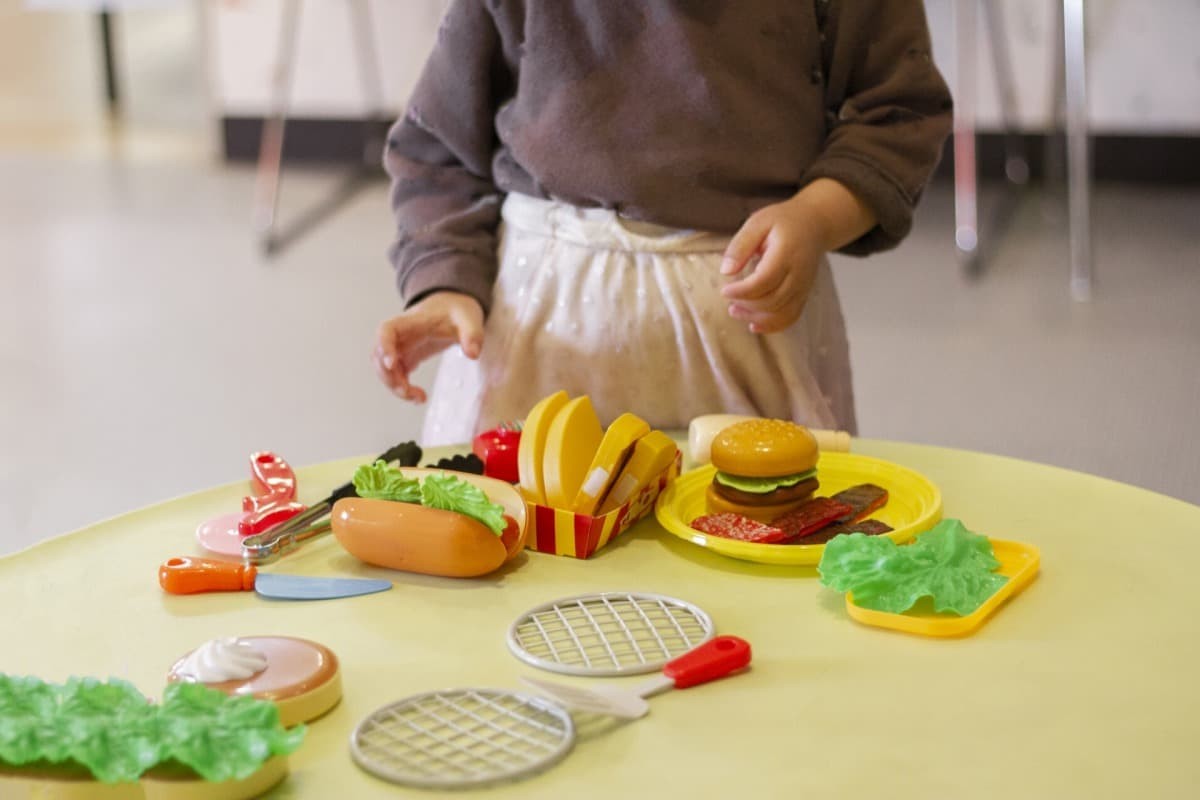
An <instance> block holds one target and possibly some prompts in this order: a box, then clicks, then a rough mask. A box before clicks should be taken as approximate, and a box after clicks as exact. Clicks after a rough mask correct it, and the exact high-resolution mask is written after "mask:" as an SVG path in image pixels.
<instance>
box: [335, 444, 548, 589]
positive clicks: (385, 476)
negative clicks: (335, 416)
mask: <svg viewBox="0 0 1200 800" xmlns="http://www.w3.org/2000/svg"><path fill="white" fill-rule="evenodd" d="M354 485H355V488H356V490H357V492H358V494H359V495H361V496H360V497H347V498H343V499H341V500H339V501H338V502H337V504H336V505H335V506H334V508H333V516H332V523H333V533H334V536H335V537H337V540H338V542H340V543H341V545H342V546H343V547H345V548H346V550H347V551H349V552H350V554H351V555H353V556H355V557H356V558H358V559H360V560H362V561H365V562H367V563H368V564H375V565H377V566H381V567H387V568H389V569H399V570H404V571H406V572H419V573H423V574H426V575H441V576H443V577H448V578H471V577H476V576H479V575H486V574H487V573H489V572H492V571H494V570H495V569H497V568H498V567H500V566H501V565H502V564H504V562H505V561H507V560H509V559H511V558H513V557H515V556H516V555H517V554H518V553H519V552H520V551H521V548H522V547H524V537H525V517H526V513H525V503H524V501H523V500H522V499H521V497H520V495H519V494H517V492H516V490H515V489H513V487H512V486H510V485H509V484H507V483H505V482H503V481H498V480H495V479H493V478H487V477H483V476H476V475H459V476H454V475H449V474H445V473H439V472H434V471H430V470H417V469H409V470H404V471H401V470H398V469H394V468H391V467H388V466H387V465H386V464H379V463H376V464H374V465H365V466H363V467H360V468H359V469H358V471H357V472H356V473H355V475H354Z"/></svg>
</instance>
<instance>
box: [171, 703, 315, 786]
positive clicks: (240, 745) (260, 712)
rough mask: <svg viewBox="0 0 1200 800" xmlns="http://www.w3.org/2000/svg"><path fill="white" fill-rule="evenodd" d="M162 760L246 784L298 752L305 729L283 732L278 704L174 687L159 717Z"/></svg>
mask: <svg viewBox="0 0 1200 800" xmlns="http://www.w3.org/2000/svg"><path fill="white" fill-rule="evenodd" d="M159 721H160V724H161V731H162V746H163V749H164V754H165V755H166V756H167V757H168V758H172V759H174V760H176V761H178V762H180V763H181V764H186V765H187V766H189V767H191V768H192V769H193V770H195V771H196V772H197V773H198V774H199V775H200V777H202V778H204V779H205V780H209V781H227V780H242V779H243V778H248V777H250V776H251V775H253V774H254V773H255V772H257V771H258V769H259V768H260V767H261V766H262V765H263V762H265V761H266V760H267V759H269V758H270V757H271V756H276V755H287V754H288V753H291V752H293V751H294V750H295V749H296V748H297V747H299V746H300V742H301V741H303V739H304V733H305V728H304V726H303V725H297V726H296V727H294V728H292V729H290V730H284V728H283V726H282V725H280V724H279V709H278V708H277V707H276V706H275V704H274V703H270V702H265V701H262V700H256V699H254V698H253V697H248V696H242V697H229V696H227V695H225V694H224V693H222V692H219V691H217V690H216V689H211V688H209V687H207V686H204V685H202V684H198V683H173V684H171V685H170V686H168V687H167V689H166V692H165V693H164V694H163V701H162V706H161V708H160V712H159Z"/></svg>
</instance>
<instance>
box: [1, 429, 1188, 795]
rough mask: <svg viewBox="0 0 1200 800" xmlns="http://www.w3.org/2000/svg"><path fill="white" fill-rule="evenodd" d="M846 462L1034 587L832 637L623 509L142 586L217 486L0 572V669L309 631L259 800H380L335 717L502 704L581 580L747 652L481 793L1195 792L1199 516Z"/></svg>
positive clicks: (118, 658) (812, 605) (1016, 464)
mask: <svg viewBox="0 0 1200 800" xmlns="http://www.w3.org/2000/svg"><path fill="white" fill-rule="evenodd" d="M854 449H855V452H859V453H863V454H866V455H871V456H876V457H879V458H884V459H887V460H890V461H894V462H896V463H899V464H903V465H905V466H908V467H910V468H912V469H915V470H917V471H919V472H921V473H923V474H925V475H926V476H928V477H929V478H930V479H931V480H932V481H934V482H935V483H936V484H938V486H939V487H940V488H941V490H942V493H943V497H944V500H945V515H946V516H947V517H957V518H960V519H962V520H964V521H965V522H966V523H967V525H968V527H970V528H971V529H973V530H975V531H977V532H980V533H985V534H987V535H990V536H992V537H995V538H1001V539H1013V540H1017V541H1024V542H1029V543H1032V544H1036V545H1037V546H1038V547H1039V548H1040V549H1041V553H1042V572H1041V575H1040V576H1039V578H1038V579H1037V580H1036V581H1035V582H1034V583H1033V585H1032V586H1030V587H1029V588H1028V589H1026V590H1025V591H1024V592H1023V593H1022V594H1020V595H1019V596H1018V597H1017V598H1016V599H1015V600H1013V601H1012V602H1010V603H1009V604H1008V605H1006V606H1004V607H1002V608H1001V610H1000V611H999V612H998V613H997V614H996V615H995V616H994V617H993V618H992V619H991V620H990V621H989V622H988V623H987V624H986V625H984V626H983V628H981V629H980V630H979V631H978V632H976V633H975V634H974V635H972V636H969V637H966V638H962V639H929V638H921V637H917V636H911V635H907V634H902V633H896V632H892V631H885V630H881V629H876V628H870V627H866V626H862V625H859V624H857V623H855V622H854V621H852V620H851V619H850V618H849V617H848V616H847V615H846V612H845V608H844V604H843V599H842V597H841V595H838V594H836V593H834V592H832V591H830V590H828V589H825V588H823V587H821V586H820V585H819V584H818V582H817V579H816V576H815V571H814V570H813V569H811V568H800V567H766V566H761V565H756V564H750V563H743V562H739V561H734V560H730V559H727V558H724V557H722V556H718V555H716V554H713V553H711V552H709V551H707V550H705V549H702V548H700V547H697V546H695V545H693V544H690V543H688V542H686V541H683V540H681V539H678V538H676V537H674V536H670V535H668V534H666V533H665V532H664V531H662V530H661V529H660V528H659V527H658V526H657V524H656V523H655V522H654V521H653V519H652V518H651V519H648V520H646V521H643V522H642V523H640V524H639V525H637V526H635V527H634V528H632V529H631V530H630V531H629V532H628V533H626V534H625V535H624V536H622V537H621V538H620V539H619V540H618V541H617V542H615V543H614V544H612V545H610V546H609V547H607V548H605V549H604V550H602V551H601V552H600V553H598V554H597V555H596V556H595V557H593V558H592V559H591V560H588V561H578V560H575V559H570V558H563V557H556V556H549V555H543V554H539V553H532V552H531V553H528V554H527V555H526V556H525V557H524V558H522V559H518V561H517V562H514V564H515V565H514V566H512V567H510V568H506V569H505V570H503V571H502V572H501V573H500V574H497V575H494V576H489V577H487V578H484V579H479V580H450V579H438V578H432V577H427V576H420V575H409V574H405V573H397V572H390V571H387V570H381V569H375V568H372V567H369V566H367V565H364V564H361V563H359V562H358V561H356V560H355V559H353V558H352V557H351V556H350V555H348V554H347V553H346V552H345V551H343V550H342V549H341V548H340V547H339V546H338V544H337V542H336V541H335V540H334V539H333V538H332V537H324V538H322V539H321V540H318V541H316V542H313V543H311V544H309V545H308V546H306V547H305V548H304V549H302V550H300V551H298V552H297V553H295V554H293V555H291V556H289V557H287V558H286V559H284V560H283V561H281V562H279V563H278V564H275V565H272V566H270V567H269V568H268V570H270V571H275V572H281V573H287V574H300V575H341V576H361V577H386V578H388V579H390V580H392V581H393V582H394V584H395V585H394V587H393V589H392V590H391V591H388V592H384V593H381V594H376V595H371V596H367V597H358V598H352V599H342V600H333V601H327V602H313V603H287V602H270V601H265V600H262V599H260V598H258V597H257V596H256V595H254V594H253V593H230V594H210V595H201V596H187V597H175V596H169V595H166V594H164V593H163V592H162V591H161V590H160V589H159V587H158V583H157V579H156V573H157V568H158V565H159V564H161V563H162V562H163V561H165V560H166V559H167V558H170V557H172V556H178V555H188V554H201V551H200V549H199V547H198V545H196V543H195V540H194V538H193V531H194V529H195V526H196V524H197V523H198V522H199V521H201V520H204V519H207V518H209V517H212V516H215V515H217V514H221V513H227V512H229V511H231V510H235V509H237V508H238V507H239V503H240V498H241V496H242V495H243V494H245V493H246V492H247V483H246V482H245V481H239V482H236V483H231V484H229V485H227V486H223V487H218V488H215V489H211V490H208V491H204V492H199V493H197V494H193V495H189V496H187V497H183V498H179V499H176V500H173V501H169V502H165V503H161V504H158V505H155V506H152V507H149V508H145V509H142V510H139V511H135V512H132V513H130V514H126V515H123V516H121V517H117V518H114V519H111V520H108V521H105V522H101V523H98V524H96V525H92V526H90V527H88V528H85V529H83V530H80V531H77V532H74V533H71V534H68V535H65V536H62V537H59V538H57V539H53V540H50V541H48V542H44V543H42V544H40V545H37V546H35V547H33V548H30V549H28V550H25V551H23V552H20V553H16V554H14V555H11V556H8V557H5V558H2V559H0V604H2V607H3V608H4V609H5V612H6V613H4V614H0V641H4V642H6V643H7V646H5V647H4V648H3V649H2V650H0V671H4V672H7V673H9V674H30V675H37V676H39V677H41V678H43V679H46V680H51V681H62V680H65V679H66V678H67V677H69V676H71V675H91V676H96V677H109V676H113V677H119V678H124V679H127V680H130V681H132V682H133V683H134V684H135V685H136V686H138V688H139V689H141V690H142V691H143V692H144V693H146V694H148V695H150V696H159V695H160V694H161V690H162V687H163V685H164V678H165V674H166V671H167V669H168V668H169V667H170V665H171V664H172V662H174V661H175V659H176V658H177V657H178V656H179V655H181V654H183V653H185V652H187V651H188V650H190V649H192V648H193V647H195V646H197V645H198V644H200V643H202V642H204V641H207V640H209V639H212V638H215V637H220V636H234V635H261V634H280V635H292V636H300V637H305V638H309V639H313V640H315V641H318V642H321V643H323V644H326V645H327V646H329V647H330V648H332V649H333V650H334V652H335V653H337V654H338V656H339V657H340V659H341V661H342V670H343V678H344V683H345V696H344V698H343V700H342V702H341V703H340V704H339V705H338V706H337V707H336V708H335V709H334V710H333V711H332V712H330V713H329V714H328V715H327V716H325V717H324V718H322V719H320V720H317V721H315V722H314V723H312V724H311V726H310V727H309V733H308V737H307V739H306V741H305V743H304V745H303V746H302V747H301V749H300V750H299V751H298V752H297V753H296V754H295V755H293V756H292V757H291V765H292V773H291V776H290V778H289V779H288V780H287V781H285V782H284V783H283V784H281V785H280V786H279V787H278V788H277V789H276V790H275V791H274V792H272V793H271V794H270V795H269V796H271V797H289V798H291V797H337V796H342V797H354V798H371V797H391V796H395V795H397V794H400V795H403V794H405V793H406V792H411V793H416V792H417V791H418V790H406V789H402V788H399V787H396V786H392V785H390V784H387V783H384V782H382V781H380V780H378V779H376V778H373V777H371V776H369V775H367V774H365V773H363V772H361V771H360V770H359V769H358V768H357V767H356V766H355V765H354V764H353V762H352V761H351V759H350V755H349V750H348V744H347V743H348V737H349V735H350V732H351V730H352V729H353V728H354V726H355V725H356V724H357V723H358V721H359V720H360V719H362V718H363V717H364V716H366V715H367V714H368V713H370V712H371V711H373V710H374V709H376V708H378V707H379V706H382V705H385V704H387V703H389V702H391V701H393V700H397V699H400V698H402V697H405V696H407V695H410V694H415V693H418V692H423V691H427V690H431V689H436V688H450V687H459V686H491V687H509V688H516V687H518V686H519V683H518V678H519V677H520V676H521V675H529V674H532V673H533V672H535V671H534V670H532V669H531V668H528V667H526V666H524V665H523V664H521V663H520V662H518V661H517V660H516V659H515V658H513V657H512V656H511V655H510V654H509V653H508V651H507V649H506V647H505V644H504V637H505V633H506V631H507V628H508V626H509V624H510V622H511V621H512V620H513V619H514V618H515V617H516V616H517V615H518V614H519V613H520V612H522V611H524V610H526V609H527V608H529V607H531V606H534V605H537V604H539V603H542V602H544V601H547V600H551V599H554V598H557V597H560V596H565V595H572V594H577V593H581V592H588V591H604V590H632V591H650V592H657V593H662V594H668V595H674V596H677V597H680V598H683V599H686V600H689V601H691V602H694V603H696V604H698V605H700V606H701V607H702V608H704V609H705V610H707V611H708V612H709V613H710V614H711V615H712V617H713V619H714V621H715V622H716V625H717V628H718V631H719V632H722V633H732V634H737V635H739V636H742V637H744V638H746V639H748V640H749V641H750V642H751V643H752V644H753V647H754V664H753V667H752V668H751V669H750V670H749V671H748V672H746V673H745V674H743V675H740V676H737V677H735V678H731V679H728V680H725V681H720V682H718V683H714V684H710V685H707V686H702V687H698V688H695V689H690V690H687V691H677V692H673V693H668V694H666V695H662V696H659V697H655V698H653V699H652V701H651V705H652V711H651V713H650V715H649V716H647V717H646V718H644V719H642V720H639V721H637V722H633V723H626V724H615V723H613V724H605V725H597V724H593V725H590V726H584V727H583V728H581V730H580V736H579V738H578V740H577V742H576V745H575V749H574V751H573V752H572V753H571V754H570V755H569V756H568V757H567V759H566V760H565V761H563V762H562V763H560V764H559V765H558V766H556V767H553V768H552V769H550V770H549V771H548V772H546V773H544V774H542V775H539V776H537V777H534V778H532V779H529V780H526V781H523V782H520V783H516V784H510V785H507V786H500V787H496V788H492V789H486V790H482V791H481V792H480V793H481V794H486V795H489V796H491V795H495V796H506V797H507V796H512V797H517V796H519V797H522V798H540V797H547V798H551V797H553V798H562V797H583V796H601V795H603V796H611V797H644V796H650V795H651V793H652V791H664V790H670V791H672V792H677V793H678V794H679V795H680V796H689V795H690V796H697V797H707V796H712V795H713V794H714V792H717V791H718V790H720V793H722V794H724V793H725V792H727V791H728V790H730V789H734V790H736V791H738V792H739V793H740V794H742V796H745V797H756V798H757V797H783V796H791V795H792V793H799V792H806V793H807V795H806V796H811V797H821V798H827V797H843V796H845V797H871V796H887V797H890V798H907V797H913V798H931V797H973V798H977V797H1006V798H1008V797H1022V798H1029V797H1055V798H1059V797H1128V796H1134V795H1141V796H1147V797H1155V798H1166V797H1185V796H1187V797H1193V796H1195V794H1194V792H1195V791H1196V787H1197V786H1200V758H1197V757H1196V753H1195V748H1196V745H1197V744H1198V743H1200V688H1197V687H1198V685H1200V684H1198V682H1197V680H1196V664H1197V654H1198V653H1197V651H1198V648H1197V641H1198V640H1200V637H1198V636H1197V632H1198V630H1200V628H1198V625H1197V620H1198V619H1200V591H1198V590H1197V589H1196V575H1197V568H1198V567H1200V507H1196V506H1192V505H1189V504H1187V503H1183V502H1181V501H1177V500H1173V499H1170V498H1168V497H1164V496H1162V495H1157V494H1154V493H1151V492H1148V491H1145V490H1142V489H1137V488H1134V487H1131V486H1126V485H1123V484H1119V483H1114V482H1111V481H1107V480H1103V479H1100V478H1096V477H1093V476H1089V475H1083V474H1080V473H1075V472H1070V471H1066V470H1062V469H1057V468H1053V467H1047V466H1043V465H1038V464H1032V463H1028V462H1022V461H1017V460H1013V459H1007V458H1001V457H996V456H988V455H981V454H976V453H968V452H963V451H956V450H948V449H941V448H934V447H925V446H918V445H907V444H898V443H889V442H881V441H872V440H860V441H856V442H855V445H854ZM363 460H364V459H361V458H352V459H346V460H342V461H337V462H331V463H328V464H322V465H318V466H314V467H310V468H305V469H300V470H297V474H298V479H299V485H300V490H301V491H300V494H301V499H304V500H307V501H310V502H311V501H313V500H316V499H318V498H320V497H322V496H324V495H325V494H326V493H327V492H328V490H329V489H330V488H332V487H333V486H335V485H337V484H340V483H342V482H343V481H345V480H346V478H347V477H348V475H349V474H351V473H352V472H353V469H354V467H355V466H356V465H357V464H359V463H361V462H362V461H363ZM63 502H70V499H69V497H66V496H64V499H63ZM565 680H567V681H568V682H570V681H571V680H572V679H570V678H566V679H565ZM574 680H577V681H578V680H581V679H574ZM638 680H640V679H639V678H619V679H612V681H613V682H616V683H629V684H632V683H636V682H637V681H638ZM797 796H800V795H797Z"/></svg>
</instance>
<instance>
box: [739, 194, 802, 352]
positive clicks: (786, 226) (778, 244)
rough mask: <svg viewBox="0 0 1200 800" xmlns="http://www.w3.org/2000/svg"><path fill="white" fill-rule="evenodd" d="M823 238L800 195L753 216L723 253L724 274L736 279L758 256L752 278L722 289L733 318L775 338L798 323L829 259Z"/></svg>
mask: <svg viewBox="0 0 1200 800" xmlns="http://www.w3.org/2000/svg"><path fill="white" fill-rule="evenodd" d="M824 242H825V237H824V234H823V232H822V231H821V230H820V226H819V225H818V223H817V220H816V218H815V217H814V215H812V214H811V213H808V212H807V209H806V208H805V205H804V203H803V202H800V198H799V196H796V197H793V198H792V199H791V200H787V201H785V202H782V203H775V204H774V205H770V206H766V207H765V208H761V209H759V210H758V211H756V212H755V213H754V214H752V215H751V216H750V218H749V219H748V220H746V223H745V224H744V225H742V228H741V230H739V231H738V232H737V234H735V235H734V237H733V240H732V241H731V242H730V243H729V247H728V248H727V249H726V250H725V259H724V261H723V262H722V264H721V274H722V275H736V274H737V273H738V272H741V271H742V269H743V268H744V267H745V266H746V264H747V262H749V261H750V260H751V259H752V258H753V257H754V256H756V255H757V256H760V258H759V261H758V264H757V265H755V267H754V270H753V272H751V273H750V274H749V275H747V276H745V277H743V278H740V279H738V280H735V281H733V282H732V283H729V284H727V285H726V286H725V288H723V289H722V290H721V294H722V295H724V296H725V297H726V298H727V299H728V300H729V301H730V303H729V315H730V316H731V317H733V318H734V319H737V320H741V321H743V322H745V323H747V324H748V325H749V326H750V332H751V333H775V332H776V331H781V330H783V329H784V328H786V327H788V326H789V325H791V324H792V323H793V322H795V321H796V320H798V319H799V318H800V313H801V312H802V311H804V303H805V302H806V301H807V300H808V293H809V291H810V290H811V289H812V285H813V281H814V280H815V279H816V276H817V267H818V266H820V263H821V256H823V255H824V254H825V246H824Z"/></svg>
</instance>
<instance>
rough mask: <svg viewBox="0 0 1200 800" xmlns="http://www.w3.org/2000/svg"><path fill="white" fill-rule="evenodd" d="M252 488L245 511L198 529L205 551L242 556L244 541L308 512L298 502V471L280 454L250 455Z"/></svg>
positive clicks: (245, 498)
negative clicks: (251, 535)
mask: <svg viewBox="0 0 1200 800" xmlns="http://www.w3.org/2000/svg"><path fill="white" fill-rule="evenodd" d="M250 489H251V491H252V492H253V495H251V496H247V497H243V498H242V510H241V511H240V512H234V513H231V514H221V515H220V516H216V517H213V518H212V519H209V520H205V521H204V522H202V523H200V525H199V526H198V527H197V528H196V541H197V542H199V543H200V546H201V547H203V548H204V549H205V550H208V551H209V552H212V553H219V554H220V555H223V556H236V557H241V555H242V540H243V539H244V538H246V536H248V535H250V533H247V531H252V532H254V533H257V532H260V531H264V530H266V529H267V528H269V527H271V526H273V525H276V524H279V523H282V522H284V521H286V520H288V519H291V518H292V517H294V516H295V515H297V514H299V513H300V512H302V511H304V506H303V505H302V504H300V503H297V502H295V499H296V474H295V473H294V472H293V471H292V468H291V466H289V465H288V463H287V461H285V460H284V459H283V458H281V457H280V456H278V455H276V454H275V453H272V452H270V451H267V450H264V451H261V452H258V453H254V454H252V455H251V456H250Z"/></svg>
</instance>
